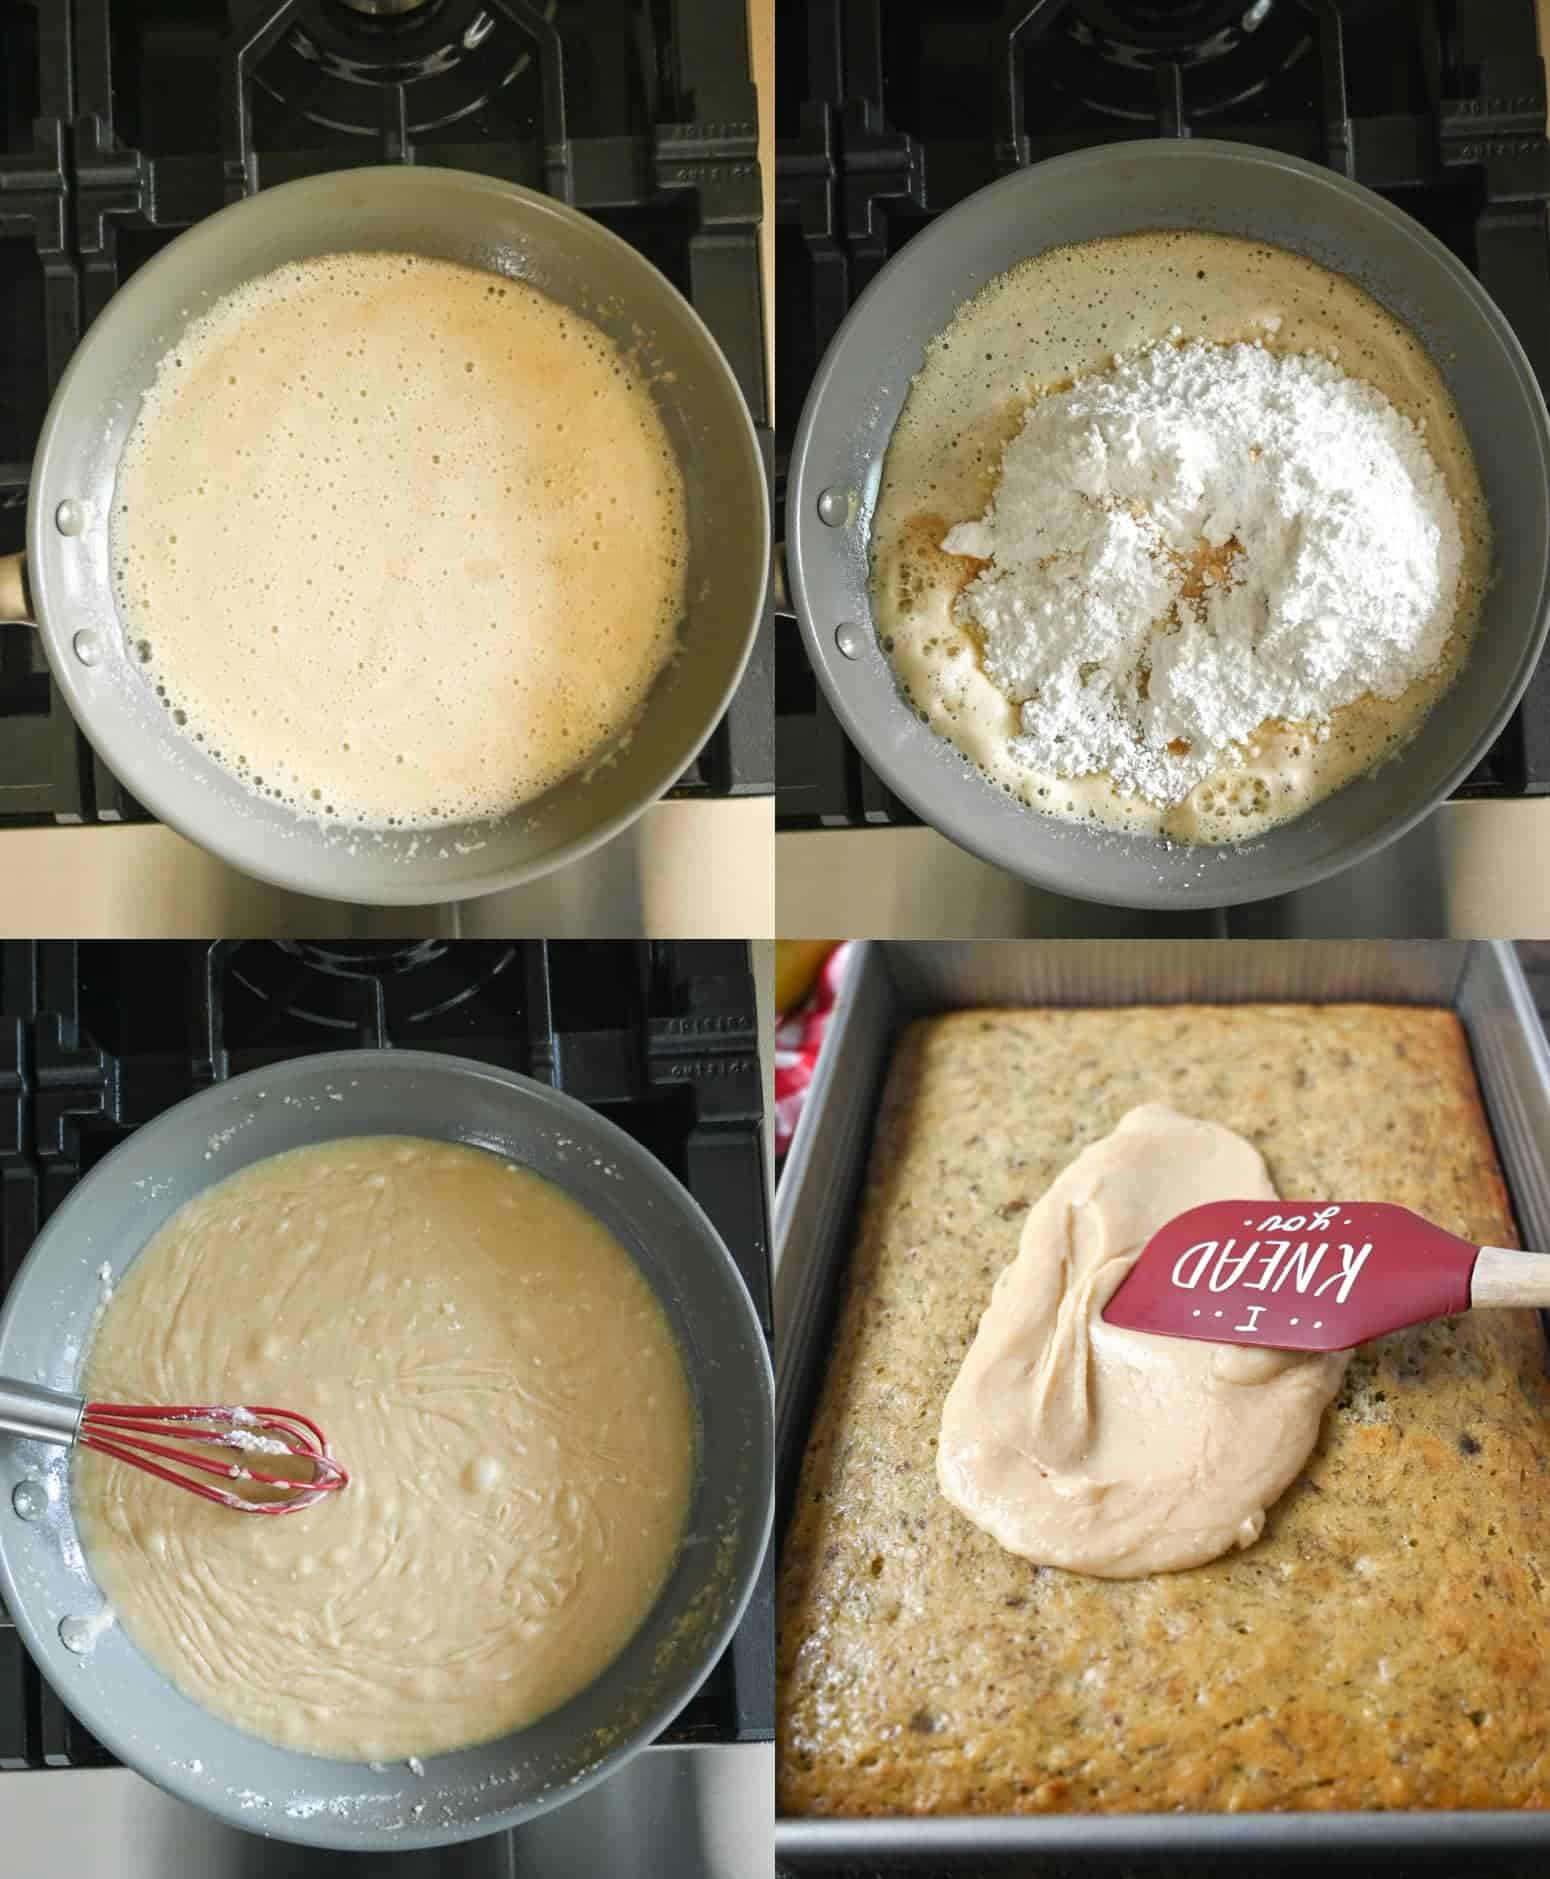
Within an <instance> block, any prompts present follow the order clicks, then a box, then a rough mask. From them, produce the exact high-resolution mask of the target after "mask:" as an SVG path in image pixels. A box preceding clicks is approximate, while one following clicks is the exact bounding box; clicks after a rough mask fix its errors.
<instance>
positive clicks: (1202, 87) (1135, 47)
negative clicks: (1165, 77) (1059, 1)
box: [1050, 0, 1313, 123]
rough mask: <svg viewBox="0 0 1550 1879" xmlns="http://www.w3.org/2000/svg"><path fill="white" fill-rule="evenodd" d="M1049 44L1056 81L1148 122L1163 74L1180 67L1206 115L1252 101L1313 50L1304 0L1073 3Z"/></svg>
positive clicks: (1095, 104)
mask: <svg viewBox="0 0 1550 1879" xmlns="http://www.w3.org/2000/svg"><path fill="white" fill-rule="evenodd" d="M1060 25H1061V31H1060V33H1059V34H1058V35H1056V36H1055V37H1056V41H1057V43H1056V45H1054V46H1052V48H1051V53H1050V59H1051V67H1052V69H1051V73H1050V82H1051V84H1052V85H1054V86H1055V87H1056V88H1057V89H1061V90H1066V91H1069V92H1071V93H1072V94H1073V95H1074V96H1075V97H1076V98H1077V99H1078V100H1079V101H1080V102H1081V103H1082V104H1083V105H1085V106H1087V107H1088V108H1090V109H1091V110H1094V111H1098V112H1102V113H1104V114H1105V115H1107V116H1111V117H1115V118H1121V119H1129V120H1132V121H1134V122H1137V123H1150V122H1151V121H1152V120H1154V119H1155V117H1156V116H1157V99H1158V79H1159V74H1160V73H1163V72H1164V71H1165V70H1166V68H1168V67H1169V66H1177V67H1178V68H1179V72H1180V87H1181V91H1182V94H1183V101H1184V104H1185V107H1186V108H1187V109H1188V110H1189V111H1191V112H1192V113H1194V114H1195V115H1197V116H1199V117H1201V118H1208V117H1211V116H1213V115H1215V114H1217V113H1219V112H1223V111H1228V110H1231V109H1232V108H1233V107H1234V106H1239V105H1244V104H1247V103H1248V102H1249V101H1250V100H1251V99H1254V98H1257V97H1258V96H1260V94H1262V93H1263V92H1264V91H1266V90H1267V88H1268V87H1269V86H1271V85H1272V84H1273V83H1274V82H1275V81H1276V79H1277V78H1278V77H1279V76H1280V75H1281V73H1283V72H1284V71H1286V70H1287V68H1288V67H1289V66H1291V65H1294V64H1295V63H1296V62H1297V61H1298V60H1299V59H1305V58H1307V56H1308V55H1309V53H1310V52H1311V51H1312V48H1313V34H1312V30H1311V27H1310V23H1309V19H1308V15H1307V13H1306V12H1305V11H1304V10H1303V8H1302V7H1301V6H1300V5H1298V4H1297V0H1253V3H1252V4H1251V5H1245V4H1244V0H1183V3H1182V4H1180V5H1168V4H1165V3H1164V0H1072V3H1071V5H1070V7H1069V10H1067V11H1066V12H1065V14H1064V16H1063V18H1062V19H1061V22H1060Z"/></svg>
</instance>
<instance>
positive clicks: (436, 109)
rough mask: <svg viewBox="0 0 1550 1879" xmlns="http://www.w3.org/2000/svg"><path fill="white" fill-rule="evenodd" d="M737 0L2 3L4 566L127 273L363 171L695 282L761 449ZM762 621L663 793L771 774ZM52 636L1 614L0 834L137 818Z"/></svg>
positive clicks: (735, 784) (754, 224)
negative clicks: (217, 215)
mask: <svg viewBox="0 0 1550 1879" xmlns="http://www.w3.org/2000/svg"><path fill="white" fill-rule="evenodd" d="M756 152H757V133H756V112H755V101H754V90H753V84H752V81H751V79H750V77H749V66H748V32H747V24H746V21H745V18H744V14H743V9H742V8H741V7H740V6H728V5H726V4H724V3H723V0H418V4H415V5H412V6H410V7H408V8H407V10H406V11H404V12H403V13H401V14H398V15H394V16H388V17H372V16H369V15H368V14H366V13H364V12H362V11H360V10H358V9H357V8H355V7H353V6H352V5H351V4H350V3H349V0H224V4H219V3H216V0H11V4H8V5H6V6H3V7H0V554H5V553H10V552H12V551H14V550H16V549H19V548H20V547H21V546H22V545H23V540H24V535H25V527H24V519H23V514H22V506H23V504H24V503H25V501H26V493H27V482H28V475H29V468H30V460H31V458H32V455H33V450H34V447H35V445H36V442H37V437H38V432H39V429H40V428H41V425H42V420H43V414H44V411H45V409H46V407H47V403H48V399H49V396H50V394H51V393H52V391H53V389H54V387H55V385H56V384H57V383H58V381H59V378H60V376H61V374H62V373H63V371H64V369H65V366H66V364H67V363H68V362H69V358H70V355H71V353H72V352H73V351H74V349H75V346H76V343H77V341H78V340H79V338H80V336H81V333H82V332H83V331H84V330H85V328H86V327H87V326H89V325H90V323H91V321H92V320H93V318H95V316H96V315H97V314H98V313H99V312H100V311H101V310H102V308H103V307H104V306H105V305H106V303H107V301H108V299H109V298H110V297H111V295H112V294H113V293H115V292H116V291H117V289H118V288H119V287H120V286H121V285H122V284H123V282H124V281H125V280H126V279H127V278H128V277H129V275H130V274H132V273H133V272H134V270H135V269H136V268H137V267H139V266H140V265H141V264H142V263H143V262H144V261H146V260H147V259H149V257H150V256H151V255H153V254H155V253H156V252H157V251H158V250H159V249H160V248H163V247H165V246H166V244H167V243H168V242H169V241H170V240H172V238H173V237H174V236H175V235H177V234H178V233H180V232H181V231H182V230H183V229H185V228H187V227H188V226H189V225H190V224H191V223H193V222H195V221H198V220H199V219H200V218H201V217H203V216H206V215H210V214H213V213H214V212H215V210H217V209H219V208H221V207H223V206H224V205H225V204H226V203H227V202H230V201H232V200H234V199H236V198H238V197H240V196H241V195H243V194H244V193H245V192H249V191H251V190H253V189H256V188H259V187H262V186H264V185H265V184H270V183H277V182H284V181H287V180H289V179H291V178H293V177H299V176H312V175H317V174H320V173H323V172H326V171H330V170H336V169H343V168H349V167H352V166H355V165H359V164H365V163H382V162H419V163H435V164H444V165H451V166H453V167H456V168H462V169H470V170H477V171H480V172H481V173H483V174H486V175H491V176H500V177H504V178H506V179H507V180H509V181H513V182H518V183H522V184H525V185H526V186H527V187H529V188H533V189H541V190H545V191H546V192H548V193H549V194H551V195H555V196H558V197H560V198H562V199H563V200H565V201H567V202H571V203H574V204H575V205H576V206H577V207H579V208H582V209H585V210H586V211H587V212H588V213H589V214H591V215H594V216H596V217H597V219H598V220H599V221H601V222H603V223H605V224H606V225H607V226H608V227H610V228H611V229H613V230H614V232H615V233H616V234H618V235H620V236H622V237H623V238H624V239H625V240H626V241H628V242H630V243H631V244H632V245H633V246H634V247H636V248H638V249H639V250H640V252H641V253H643V254H644V255H646V256H647V257H648V259H650V260H651V261H652V262H654V263H655V264H656V266H658V267H659V268H661V269H662V271H663V272H664V273H665V274H666V275H667V276H668V278H669V279H670V280H671V281H672V282H673V284H674V285H675V286H676V287H678V288H679V289H680V291H681V292H683V293H684V294H685V295H687V297H688V298H689V299H690V301H691V302H692V303H693V305H694V307H695V309H696V310H697V311H698V313H699V314H700V316H701V317H702V318H703V319H704V321H705V323H706V325H707V326H708V327H709V328H710V330H711V332H712V333H713V334H714V335H715V338H716V340H717V342H718V344H719V345H720V346H721V348H722V350H723V351H724V352H725V354H726V356H727V359H728V360H729V362H730V363H731V366H732V368H733V371H734V373H735V374H736V376H737V380H738V383H739V385H740V386H741V388H742V391H743V395H744V397H745V399H746V400H747V402H748V407H749V410H750V411H751V412H752V413H753V417H754V421H755V423H756V424H757V425H758V426H759V430H760V436H761V440H762V442H763V444H764V448H765V457H766V465H767V467H768V465H769V463H770V461H771V451H772V446H771V439H770V436H769V432H768V427H767V400H766V395H765V386H764V365H763V309H762V304H761V295H760V277H759V258H758V237H759V220H760V213H761V211H760V190H759V164H758V158H757V154H756ZM773 646H774V640H773V624H772V622H771V621H770V620H769V619H768V618H766V620H765V622H764V625H763V627H762V629H761V632H760V635H759V641H758V644H757V645H756V647H755V651H754V656H753V658H752V659H751V661H750V662H749V666H748V669H747V671H746V673H745V674H744V677H743V681H742V683H741V685H740V686H739V687H738V690H737V693H736V695H735V696H734V698H733V700H732V702H731V704H730V705H729V706H728V708H727V711H726V713H725V715H724V716H723V718H722V721H721V723H720V724H719V725H718V726H717V728H716V729H715V731H714V732H713V733H712V734H711V737H710V740H709V742H708V743H707V745H706V747H705V749H704V750H703V751H702V752H701V753H700V756H699V757H698V758H697V759H696V761H695V762H694V763H693V764H692V765H691V766H690V768H689V769H688V770H687V771H686V772H685V774H684V775H683V777H681V778H680V780H679V781H678V783H677V784H676V785H675V786H674V789H673V792H672V793H673V794H674V795H677V796H687V797H694V798H701V799H704V798H718V797H726V796H740V795H752V794H761V793H762V794H768V793H769V791H770V790H772V789H773V787H774V779H775V768H774V737H773V731H772V728H771V711H772V701H773V693H774V650H773ZM149 819H150V817H149V815H148V812H147V811H146V810H145V809H144V808H142V807H141V805H140V804H138V803H137V802H135V801H134V799H133V798H132V797H130V796H129V795H128V793H127V792H126V791H125V790H124V789H123V787H122V786H121V785H120V784H119V782H118V781H117V779H116V778H115V777H114V776H113V775H112V774H111V772H110V771H108V770H107V769H106V768H105V766H104V765H103V764H102V762H101V761H100V759H99V758H98V757H97V756H96V755H95V753H94V752H93V751H92V749H91V748H90V746H89V745H88V744H87V743H86V741H85V740H84V738H82V737H81V736H80V734H79V733H78V732H77V730H76V728H75V725H74V722H73V720H72V719H71V717H70V715H69V712H68V711H67V710H66V708H65V706H64V703H63V701H62V700H61V699H60V698H59V696H58V694H57V692H56V690H55V688H54V687H53V685H52V682H51V680H50V678H49V676H48V671H47V666H46V663H45V661H44V659H43V656H42V653H41V651H40V650H39V648H38V644H37V636H36V635H35V634H33V633H29V632H27V631H26V630H25V629H24V628H21V627H16V626H0V826H4V825H5V824H6V823H12V822H15V823H21V822H31V823H48V822H143V821H147V820H149Z"/></svg>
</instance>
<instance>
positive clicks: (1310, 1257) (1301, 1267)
mask: <svg viewBox="0 0 1550 1879" xmlns="http://www.w3.org/2000/svg"><path fill="white" fill-rule="evenodd" d="M1328 1251H1329V1242H1328V1241H1327V1240H1320V1241H1319V1243H1318V1245H1317V1247H1315V1246H1314V1245H1313V1242H1312V1241H1311V1240H1304V1241H1303V1242H1302V1244H1301V1245H1300V1246H1299V1247H1298V1248H1297V1250H1296V1251H1295V1252H1294V1253H1292V1254H1290V1255H1289V1257H1288V1258H1287V1261H1286V1264H1285V1265H1284V1266H1283V1267H1282V1268H1281V1270H1280V1271H1279V1272H1278V1273H1277V1274H1276V1282H1275V1286H1274V1288H1273V1289H1274V1290H1275V1291H1277V1292H1279V1291H1280V1289H1281V1287H1282V1286H1283V1285H1285V1283H1286V1282H1287V1280H1288V1279H1290V1280H1291V1282H1292V1284H1293V1286H1294V1287H1295V1288H1296V1289H1297V1290H1298V1291H1299V1292H1306V1291H1307V1289H1308V1287H1309V1286H1310V1285H1311V1284H1312V1283H1313V1281H1314V1279H1315V1278H1316V1277H1317V1276H1318V1270H1319V1263H1320V1261H1321V1260H1322V1259H1323V1257H1324V1255H1325V1254H1326V1253H1327V1252H1328Z"/></svg>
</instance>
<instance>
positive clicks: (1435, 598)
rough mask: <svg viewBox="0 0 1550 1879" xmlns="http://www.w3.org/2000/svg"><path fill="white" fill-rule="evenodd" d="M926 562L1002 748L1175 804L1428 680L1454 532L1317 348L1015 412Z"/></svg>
mask: <svg viewBox="0 0 1550 1879" xmlns="http://www.w3.org/2000/svg"><path fill="white" fill-rule="evenodd" d="M943 545H944V547H945V548H946V550H947V552H948V553H950V554H969V555H976V556H980V557H982V558H987V559H989V560H990V561H991V565H990V566H989V567H987V568H985V569H984V570H982V571H981V572H980V573H979V575H978V576H977V577H976V578H975V579H974V580H973V581H972V582H971V583H970V584H969V585H968V587H967V588H966V589H965V590H964V592H963V593H962V595H960V597H959V600H958V603H957V612H958V616H959V618H960V619H961V620H964V621H966V622H972V623H973V625H974V626H975V627H976V628H977V629H978V634H979V637H980V641H981V659H982V665H983V668H984V670H985V672H986V674H987V675H988V676H989V677H990V679H991V680H992V681H993V682H994V683H995V684H996V685H997V686H998V687H999V688H1000V689H1001V690H1002V691H1003V692H1005V693H1006V694H1007V695H1008V696H1009V697H1011V698H1013V699H1014V700H1017V701H1019V702H1020V703H1021V711H1020V735H1018V736H1017V737H1016V738H1015V739H1014V740H1013V749H1014V751H1015V752H1016V754H1017V755H1019V756H1020V757H1021V758H1022V759H1023V760H1024V761H1026V762H1028V763H1030V764H1033V765H1036V766H1038V767H1040V768H1043V769H1047V770H1049V771H1052V772H1053V773H1054V774H1056V775H1058V776H1064V777H1076V776H1082V775H1087V774H1091V773H1094V772H1102V773H1106V774H1108V775H1110V776H1112V777H1113V779H1114V781H1115V783H1116V784H1117V785H1119V786H1120V787H1121V788H1122V789H1124V790H1127V791H1132V792H1137V793H1139V794H1141V795H1142V796H1145V797H1147V798H1148V799H1150V800H1152V801H1154V802H1158V803H1174V802H1179V801H1182V800H1183V798H1184V797H1185V796H1186V795H1188V793H1189V791H1190V790H1191V789H1192V788H1194V787H1195V786H1196V785H1197V784H1198V783H1200V782H1201V781H1202V780H1203V779H1205V778H1206V777H1208V776H1210V775H1211V774H1212V773H1213V772H1215V771H1218V770H1220V769H1221V767H1222V765H1223V762H1224V760H1227V761H1230V760H1231V758H1232V756H1233V754H1234V751H1235V749H1241V748H1243V747H1246V746H1248V745H1249V744H1250V742H1251V740H1252V738H1253V735H1254V733H1255V732H1256V731H1257V730H1259V729H1260V727H1261V726H1263V725H1264V724H1265V722H1266V721H1267V720H1271V719H1279V720H1285V721H1287V722H1290V723H1306V724H1309V725H1311V726H1313V727H1315V733H1316V731H1317V727H1319V726H1321V725H1323V724H1325V723H1327V721H1328V719H1329V716H1330V714H1331V713H1332V712H1334V711H1335V710H1337V709H1338V708H1339V707H1340V706H1342V705H1346V704H1350V703H1352V702H1353V701H1354V700H1356V699H1358V698H1360V697H1362V696H1364V695H1366V694H1375V695H1376V696H1377V697H1379V698H1384V699H1393V698H1397V697H1399V696H1400V694H1401V693H1403V692H1404V691H1405V690H1406V689H1407V688H1408V687H1409V686H1410V685H1411V684H1412V683H1413V682H1414V681H1415V680H1416V679H1418V678H1419V677H1421V676H1422V675H1423V674H1424V673H1427V672H1429V671H1431V670H1432V669H1433V668H1435V667H1436V666H1437V665H1438V663H1439V661H1440V659H1441V657H1442V654H1443V650H1444V647H1445V646H1446V644H1447V640H1448V635H1449V632H1450V630H1451V627H1452V622H1453V616H1454V612H1455V608H1456V605H1457V600H1458V592H1459V574H1460V567H1461V562H1462V553H1463V550H1462V544H1461V536H1460V528H1459V520H1458V515H1457V513H1456V511H1455V509H1454V505H1453V502H1452V499H1451V497H1450V496H1449V493H1448V489H1447V485H1446V483H1445V482H1444V479H1443V476H1442V474H1441V472H1440V471H1439V469H1438V468H1437V465H1436V463H1435V462H1434V461H1433V459H1432V457H1431V455H1430V453H1429V452H1428V451H1427V448H1426V445H1425V442H1424V439H1423V436H1422V433H1421V432H1420V431H1419V430H1418V429H1417V427H1416V426H1415V425H1414V424H1413V423H1412V422H1411V421H1410V420H1409V419H1408V418H1406V417H1404V416H1402V415H1401V414H1400V413H1399V412H1398V411H1396V410H1395V409H1394V407H1393V406H1392V405H1391V404H1390V403H1389V402H1388V400H1387V399H1386V398H1385V397H1384V396H1383V395H1382V394H1381V393H1380V392H1378V391H1377V390H1375V389H1374V388H1373V387H1372V386H1370V385H1368V384H1366V383H1364V382H1363V381H1361V380H1359V379H1355V378H1350V377H1347V376H1346V375H1345V374H1344V373H1343V372H1341V371H1340V370H1339V369H1338V368H1337V367H1336V366H1335V365H1334V364H1332V363H1331V362H1330V361H1328V360H1327V359H1324V358H1322V357H1319V356H1317V355H1312V354H1305V355H1290V356H1288V355H1281V354H1277V353H1274V352H1271V351H1269V350H1267V349H1265V348H1264V347H1262V346H1259V345H1257V344H1236V345H1227V346H1220V345H1210V344H1204V343H1200V342H1198V341H1197V342H1190V343H1187V344H1182V345H1176V344H1171V343H1167V342H1164V343H1161V344H1157V345H1154V346H1150V347H1147V348H1145V349H1144V350H1142V351H1140V352H1136V353H1133V354H1131V355H1129V356H1128V357H1125V358H1123V359H1119V360H1116V362H1115V364H1114V366H1113V368H1112V369H1111V370H1110V371H1108V372H1104V373H1099V374H1096V375H1094V376H1092V377H1089V378H1087V379H1084V380H1083V381H1081V382H1080V383H1078V384H1077V385H1076V386H1074V387H1073V388H1072V389H1070V390H1068V391H1064V392H1057V393H1053V394H1050V395H1049V396H1046V397H1044V398H1042V399H1040V400H1038V401H1037V402H1036V403H1035V404H1034V405H1033V406H1032V407H1031V408H1030V410H1029V412H1028V415H1027V417H1026V419H1025V420H1024V423H1023V427H1022V429H1021V431H1020V432H1019V433H1018V435H1017V436H1016V437H1014V438H1013V440H1012V441H1011V443H1010V444H1008V446H1007V448H1006V452H1005V455H1004V458H1003V461H1002V467H1001V477H1000V481H999V483H998V485H997V488H996V493H995V497H994V499H993V501H992V504H991V507H990V508H989V510H987V512H986V514H985V516H984V517H983V519H982V520H981V521H979V522H971V523H964V524H960V525H959V526H958V527H957V528H954V529H952V530H951V531H950V532H949V534H948V536H947V538H946V540H945V542H944V544H943Z"/></svg>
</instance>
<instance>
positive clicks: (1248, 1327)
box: [1233, 1305, 1270, 1331]
mask: <svg viewBox="0 0 1550 1879" xmlns="http://www.w3.org/2000/svg"><path fill="white" fill-rule="evenodd" d="M1269 1309H1270V1307H1269V1306H1268V1305H1249V1306H1247V1307H1246V1310H1247V1311H1248V1314H1249V1321H1248V1323H1247V1324H1235V1325H1234V1326H1233V1330H1234V1331H1252V1330H1254V1329H1255V1327H1256V1326H1257V1325H1258V1324H1259V1314H1260V1313H1261V1312H1262V1311H1269Z"/></svg>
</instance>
